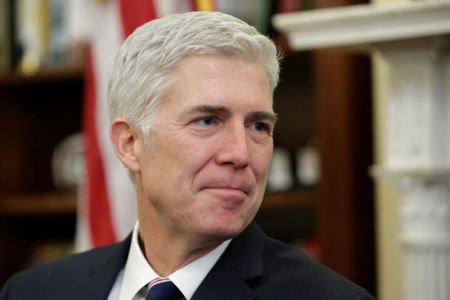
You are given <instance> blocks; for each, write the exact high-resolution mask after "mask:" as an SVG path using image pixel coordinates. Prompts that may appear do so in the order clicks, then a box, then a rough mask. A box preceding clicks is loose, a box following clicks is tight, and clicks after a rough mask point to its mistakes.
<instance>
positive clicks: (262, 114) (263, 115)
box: [248, 111, 278, 124]
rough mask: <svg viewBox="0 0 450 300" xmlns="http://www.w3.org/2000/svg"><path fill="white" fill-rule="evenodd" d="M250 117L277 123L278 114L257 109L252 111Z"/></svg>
mask: <svg viewBox="0 0 450 300" xmlns="http://www.w3.org/2000/svg"><path fill="white" fill-rule="evenodd" d="M248 118H249V119H253V120H266V121H269V122H271V123H273V124H275V123H276V122H277V120H278V115H277V114H276V113H273V112H267V111H255V112H251V113H250V114H249V117H248Z"/></svg>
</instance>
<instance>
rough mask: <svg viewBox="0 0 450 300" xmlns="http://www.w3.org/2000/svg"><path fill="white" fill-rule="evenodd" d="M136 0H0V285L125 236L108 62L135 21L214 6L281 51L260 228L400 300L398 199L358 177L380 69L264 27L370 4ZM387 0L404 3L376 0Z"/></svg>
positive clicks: (351, 54) (378, 118) (380, 121)
mask: <svg viewBox="0 0 450 300" xmlns="http://www.w3.org/2000/svg"><path fill="white" fill-rule="evenodd" d="M138 2H143V1H137V0H136V1H115V0H103V1H100V0H98V1H93V0H92V1H91V0H83V1H76V0H73V1H69V0H0V128H1V147H0V285H3V283H4V282H5V281H6V279H7V278H8V277H9V276H11V275H12V274H13V273H15V272H17V271H20V270H22V269H24V268H28V267H31V266H33V265H37V264H41V263H43V262H46V261H49V260H52V259H55V258H59V257H62V256H65V255H68V254H71V253H73V252H74V251H80V250H84V249H88V248H91V247H94V246H100V245H105V244H109V243H113V242H115V241H118V240H121V239H122V238H123V237H124V236H125V235H126V234H127V233H128V232H130V231H131V226H132V224H133V223H134V220H135V208H134V202H133V201H132V199H133V195H132V194H130V191H131V190H132V189H131V188H130V186H131V183H130V182H129V180H128V178H126V176H125V177H123V174H125V175H126V172H124V170H121V169H120V166H119V167H118V166H117V165H118V163H117V161H110V159H112V158H111V157H112V156H111V150H110V149H109V148H108V147H109V146H108V145H107V144H108V141H107V136H108V135H107V125H105V124H107V121H105V120H106V119H105V117H104V116H105V115H106V111H105V108H104V106H105V105H104V99H105V98H104V97H105V96H106V95H105V93H106V92H105V90H104V86H105V85H104V80H105V78H107V72H108V67H107V66H108V65H110V62H111V57H112V56H113V54H114V53H115V51H116V50H117V48H118V46H119V44H120V42H121V41H122V40H123V39H124V38H125V37H126V35H128V34H129V33H130V32H131V31H132V30H133V29H134V28H135V27H136V26H138V25H140V24H142V23H143V22H145V21H147V20H150V19H152V18H156V17H159V16H163V15H165V14H168V13H173V12H181V11H190V10H219V11H223V12H226V13H230V14H232V15H235V16H236V17H239V18H241V19H243V20H245V21H247V22H248V23H250V24H252V25H254V26H255V27H257V29H258V30H259V31H260V32H262V33H264V34H266V35H268V36H269V37H271V38H272V39H273V40H274V41H275V43H276V44H277V47H278V48H279V49H280V50H281V51H282V52H283V53H284V59H283V61H282V67H281V80H280V84H279V87H278V88H277V90H276V92H275V96H274V98H275V101H274V109H275V111H276V112H277V113H278V114H279V117H280V118H279V123H278V124H277V128H276V131H275V149H274V159H273V163H272V165H271V170H270V175H269V181H268V188H267V189H268V190H267V194H266V197H265V199H264V202H263V205H262V208H261V210H260V212H259V213H258V215H257V217H256V219H257V221H258V223H259V224H260V225H261V226H262V227H263V229H264V230H265V231H266V233H267V234H268V235H271V236H273V237H275V238H278V239H280V240H282V241H284V242H286V243H289V244H292V245H294V246H295V247H298V249H300V250H302V251H305V252H306V253H308V254H309V255H310V256H312V257H314V258H315V259H317V260H320V261H321V262H323V263H324V264H326V265H328V266H330V267H331V268H333V269H334V270H336V271H337V272H338V273H340V274H342V275H343V276H345V277H347V278H349V279H350V280H352V281H354V282H356V283H358V284H360V285H362V286H363V287H365V288H366V289H368V290H369V291H370V292H371V293H373V294H374V295H377V296H378V298H379V299H386V300H389V299H392V300H393V299H404V291H403V281H404V272H403V268H404V266H403V261H404V252H403V251H402V245H401V242H400V239H399V234H400V233H399V232H400V225H399V222H400V220H399V215H400V209H399V207H400V205H401V201H400V198H401V195H400V194H399V191H398V189H396V188H395V186H394V185H393V184H392V183H389V182H381V181H377V180H375V179H374V178H373V177H372V176H371V175H370V172H369V170H370V169H371V167H372V166H374V165H379V164H382V163H383V161H384V159H385V156H386V153H385V150H384V134H385V130H386V128H385V127H386V125H385V121H386V119H387V116H386V115H385V113H384V110H383V107H384V106H383V105H385V104H383V101H382V100H379V98H380V97H381V96H380V95H383V93H385V90H386V86H385V85H383V84H382V82H384V78H385V77H386V76H387V75H386V71H385V68H386V66H385V65H384V62H383V60H382V59H381V58H380V57H376V56H375V57H374V56H373V55H372V56H371V55H369V54H367V52H361V51H346V50H343V49H325V50H304V51H298V50H296V49H293V48H292V47H291V46H290V44H289V41H288V38H287V37H286V35H285V34H282V33H281V32H280V31H279V30H277V29H276V28H275V27H274V25H273V23H272V21H271V20H272V17H273V16H274V15H279V14H282V15H284V14H289V13H294V12H311V11H314V10H318V9H324V8H331V7H347V6H350V5H356V4H366V3H367V2H366V1H364V0H257V1H245V0H241V1H237V0H235V1H232V0H222V1H218V0H217V1H192V0H189V1H188V0H184V1H183V0H178V1H176V0H169V1H161V0H160V1H157V0H153V1H151V0H148V1H145V2H146V3H145V4H144V6H145V7H147V10H145V11H142V9H141V10H140V11H139V10H134V9H136V8H138V7H140V6H139V5H141V4H137V3H138ZM394 2H395V3H397V2H408V1H395V0H390V1H389V0H375V3H377V4H380V5H383V4H388V3H394ZM141 7H142V6H141ZM449 18H450V16H449ZM375 83H376V84H375ZM102 95H103V96H102ZM375 100H376V101H375ZM105 136H106V137H105ZM108 153H109V154H108ZM120 176H122V177H120ZM99 178H100V179H99ZM111 178H112V179H111ZM99 180H100V181H101V180H103V182H100V181H99ZM108 180H111V181H108ZM122 185H123V187H122ZM120 199H122V201H119V200H120ZM123 199H127V201H124V200H123ZM98 201H100V202H101V201H103V202H101V203H98ZM117 202H119V203H120V204H117ZM123 213H124V214H125V215H124V214H123ZM105 215H106V216H105ZM105 226H106V229H105ZM424 299H425V298H424ZM430 299H431V298H430ZM436 299H437V298H436Z"/></svg>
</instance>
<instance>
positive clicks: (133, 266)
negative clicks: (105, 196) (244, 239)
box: [108, 222, 231, 300]
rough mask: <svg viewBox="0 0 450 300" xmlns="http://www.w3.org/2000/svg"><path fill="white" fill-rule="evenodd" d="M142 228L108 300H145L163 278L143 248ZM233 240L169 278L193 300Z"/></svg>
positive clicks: (136, 236) (137, 225)
mask: <svg viewBox="0 0 450 300" xmlns="http://www.w3.org/2000/svg"><path fill="white" fill-rule="evenodd" d="M138 229H139V224H138V223H137V222H136V225H135V226H134V230H133V234H132V238H131V245H130V251H129V253H128V259H127V262H126V264H125V266H124V268H123V269H122V270H121V271H120V273H119V274H118V276H117V279H116V281H115V283H114V285H113V287H112V289H111V292H110V294H109V296H108V300H141V299H145V297H146V294H147V289H146V288H145V286H146V285H147V284H148V283H149V282H150V281H152V280H154V279H156V278H159V277H161V276H159V275H158V274H157V273H156V272H155V271H154V270H153V268H152V267H151V266H150V264H149V263H148V261H147V259H146V258H145V256H144V253H143V252H142V249H141V247H140V246H139V240H138V232H139V230H138ZM230 242H231V240H227V241H225V242H223V243H222V244H220V245H219V246H217V247H216V248H215V249H214V250H212V251H210V252H208V253H207V254H205V255H203V256H201V257H200V258H198V259H196V260H194V261H192V262H191V263H189V264H188V265H185V266H183V267H182V268H181V269H179V270H176V271H175V272H174V273H172V274H170V275H169V276H168V277H167V278H169V279H170V280H171V281H172V282H173V283H174V284H175V285H176V286H177V288H178V289H179V290H180V291H181V293H183V295H184V297H185V298H186V299H187V300H189V299H191V297H192V295H193V294H194V292H195V290H196V289H197V288H198V287H199V286H200V284H201V283H202V281H203V279H205V277H206V275H207V274H208V273H209V271H210V270H211V269H212V267H213V266H214V265H215V263H216V262H217V261H218V260H219V258H220V256H221V255H222V254H223V252H224V251H225V249H226V248H227V247H228V245H229V244H230Z"/></svg>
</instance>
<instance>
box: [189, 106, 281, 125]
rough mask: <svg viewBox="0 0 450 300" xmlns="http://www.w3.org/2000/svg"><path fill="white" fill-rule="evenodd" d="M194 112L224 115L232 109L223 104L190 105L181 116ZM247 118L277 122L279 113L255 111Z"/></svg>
mask: <svg viewBox="0 0 450 300" xmlns="http://www.w3.org/2000/svg"><path fill="white" fill-rule="evenodd" d="M194 113H204V114H212V115H223V114H230V109H228V108H227V107H225V106H221V105H197V106H193V107H190V108H188V109H187V110H185V111H184V112H182V114H181V115H180V117H181V118H183V117H186V116H189V115H191V114H194ZM247 119H252V120H267V121H269V122H272V123H273V124H275V123H276V121H277V120H278V115H277V114H275V113H273V112H267V111H253V112H250V113H249V114H248V116H247Z"/></svg>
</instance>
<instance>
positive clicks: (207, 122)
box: [197, 117, 215, 126]
mask: <svg viewBox="0 0 450 300" xmlns="http://www.w3.org/2000/svg"><path fill="white" fill-rule="evenodd" d="M214 122H215V120H214V118H213V117H206V118H201V119H199V120H197V124H199V125H205V126H208V125H214Z"/></svg>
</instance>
